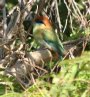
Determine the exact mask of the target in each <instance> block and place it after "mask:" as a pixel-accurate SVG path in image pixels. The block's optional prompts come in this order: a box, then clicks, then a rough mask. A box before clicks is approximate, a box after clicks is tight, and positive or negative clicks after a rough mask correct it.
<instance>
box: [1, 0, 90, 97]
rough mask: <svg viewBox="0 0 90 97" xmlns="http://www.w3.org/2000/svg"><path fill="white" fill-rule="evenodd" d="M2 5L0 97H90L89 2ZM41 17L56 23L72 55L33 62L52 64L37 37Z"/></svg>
mask: <svg viewBox="0 0 90 97" xmlns="http://www.w3.org/2000/svg"><path fill="white" fill-rule="evenodd" d="M1 1H2V2H1ZM1 1H0V97H16V96H17V97H90V51H89V50H90V36H89V35H90V1H89V0H46V1H45V0H22V3H21V2H20V0H6V1H5V2H4V0H1ZM23 2H24V3H23ZM26 10H27V11H26ZM37 15H44V16H48V17H49V19H50V20H51V21H52V23H53V27H54V29H55V31H56V33H57V35H58V37H59V38H60V39H61V41H62V43H63V45H64V48H65V50H66V51H67V54H66V55H65V56H64V57H63V60H62V61H61V60H51V59H50V60H49V61H48V62H46V61H47V60H42V59H43V58H42V57H43V56H41V57H40V58H42V59H41V60H39V61H37V60H38V59H37V58H36V59H37V60H35V61H37V62H36V63H35V62H32V61H33V60H32V58H31V57H29V55H31V56H33V57H35V56H34V55H36V57H38V56H37V55H38V54H42V52H43V54H44V56H46V57H47V58H48V59H49V57H48V56H49V53H48V51H47V50H42V49H41V48H40V46H39V45H38V44H37V43H36V42H35V41H34V38H33V34H32V29H33V28H32V24H33V22H34V19H35V17H36V16H37ZM6 19H7V21H6ZM37 49H39V51H38V50H37ZM44 52H45V53H44ZM46 57H45V58H46ZM53 57H55V56H53Z"/></svg>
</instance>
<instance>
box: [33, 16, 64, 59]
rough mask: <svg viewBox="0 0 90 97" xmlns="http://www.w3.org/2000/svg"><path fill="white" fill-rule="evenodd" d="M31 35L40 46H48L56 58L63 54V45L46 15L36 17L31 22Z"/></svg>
mask: <svg viewBox="0 0 90 97" xmlns="http://www.w3.org/2000/svg"><path fill="white" fill-rule="evenodd" d="M33 36H34V38H35V40H36V42H38V44H39V45H40V46H44V47H46V48H48V49H49V50H50V51H51V52H54V54H56V55H57V56H58V58H60V59H62V56H63V55H64V48H63V45H62V43H61V41H60V40H59V38H58V37H57V35H56V33H55V31H54V29H53V27H52V23H51V21H50V20H49V19H48V18H47V17H44V16H38V17H36V19H35V22H34V24H33Z"/></svg>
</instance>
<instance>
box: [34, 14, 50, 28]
mask: <svg viewBox="0 0 90 97" xmlns="http://www.w3.org/2000/svg"><path fill="white" fill-rule="evenodd" d="M34 24H38V25H40V26H41V25H44V26H45V27H48V28H50V27H52V23H51V21H50V20H49V19H48V17H45V16H38V17H36V19H35V22H34Z"/></svg>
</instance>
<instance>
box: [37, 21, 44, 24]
mask: <svg viewBox="0 0 90 97" xmlns="http://www.w3.org/2000/svg"><path fill="white" fill-rule="evenodd" d="M35 22H36V23H43V21H41V20H36V21H35ZM43 24H44V23H43Z"/></svg>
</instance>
